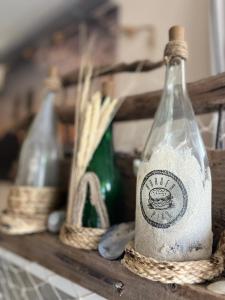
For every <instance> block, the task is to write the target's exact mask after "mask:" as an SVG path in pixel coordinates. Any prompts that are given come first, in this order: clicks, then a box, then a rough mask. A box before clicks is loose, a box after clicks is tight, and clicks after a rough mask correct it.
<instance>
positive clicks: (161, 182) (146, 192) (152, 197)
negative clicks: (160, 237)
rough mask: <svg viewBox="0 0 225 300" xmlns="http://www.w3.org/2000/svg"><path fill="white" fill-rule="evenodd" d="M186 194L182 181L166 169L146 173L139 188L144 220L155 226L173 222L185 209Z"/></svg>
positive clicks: (159, 226) (160, 226)
mask: <svg viewBox="0 0 225 300" xmlns="http://www.w3.org/2000/svg"><path fill="white" fill-rule="evenodd" d="M187 202H188V195H187V191H186V188H185V186H184V184H183V183H182V181H181V180H180V179H179V178H178V177H177V176H176V175H174V174H173V173H171V172H169V171H166V170H154V171H151V172H150V173H148V174H147V175H146V176H145V178H144V180H143V182H142V185H141V189H140V205H141V211H142V214H143V216H144V218H145V220H146V221H147V222H148V223H149V224H150V225H152V226H154V227H157V228H168V227H170V226H171V225H173V224H175V222H177V221H178V220H179V219H180V218H181V217H182V216H183V215H184V214H185V212H186V210H187Z"/></svg>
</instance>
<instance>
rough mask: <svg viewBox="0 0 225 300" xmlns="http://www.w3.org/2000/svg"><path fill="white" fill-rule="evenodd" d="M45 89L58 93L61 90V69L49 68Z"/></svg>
mask: <svg viewBox="0 0 225 300" xmlns="http://www.w3.org/2000/svg"><path fill="white" fill-rule="evenodd" d="M44 84H45V87H46V88H47V89H48V90H51V91H54V92H56V91H58V90H59V89H60V88H61V80H60V75H59V69H58V68H57V67H56V66H52V67H50V68H49V71H48V77H47V78H46V79H45V81H44Z"/></svg>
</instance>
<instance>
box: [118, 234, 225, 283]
mask: <svg viewBox="0 0 225 300" xmlns="http://www.w3.org/2000/svg"><path fill="white" fill-rule="evenodd" d="M122 264H123V265H124V266H125V267H126V268H128V269H129V270H130V271H131V272H133V273H135V274H136V275H138V276H141V277H144V278H147V279H150V280H153V281H160V282H162V283H167V284H168V283H176V284H193V283H201V282H204V281H207V280H212V279H213V278H215V277H217V276H219V275H220V274H221V273H222V272H223V271H224V267H225V231H224V232H223V233H222V234H221V238H220V241H219V244H218V248H217V250H216V252H215V253H214V254H213V255H212V257H211V258H210V259H208V260H206V259H205V260H198V261H184V262H168V261H157V260H155V259H153V258H151V257H145V256H144V255H142V254H140V253H138V252H137V251H135V250H134V248H133V245H132V244H129V245H128V246H127V248H126V250H125V256H124V258H123V260H122Z"/></svg>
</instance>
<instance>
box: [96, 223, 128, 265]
mask: <svg viewBox="0 0 225 300" xmlns="http://www.w3.org/2000/svg"><path fill="white" fill-rule="evenodd" d="M133 239H134V222H129V223H121V224H119V225H114V226H112V227H111V228H109V230H108V231H107V232H106V233H105V234H104V235H103V237H102V238H101V240H100V243H99V245H98V251H99V253H100V255H101V256H103V257H104V258H106V259H108V260H114V259H117V258H119V257H121V256H122V254H123V253H124V249H125V246H126V245H127V243H128V242H130V241H131V240H133Z"/></svg>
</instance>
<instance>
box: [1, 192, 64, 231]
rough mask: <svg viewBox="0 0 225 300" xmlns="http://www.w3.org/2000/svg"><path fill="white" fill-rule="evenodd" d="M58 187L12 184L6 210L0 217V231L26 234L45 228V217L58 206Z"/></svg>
mask: <svg viewBox="0 0 225 300" xmlns="http://www.w3.org/2000/svg"><path fill="white" fill-rule="evenodd" d="M59 200H60V197H59V189H57V188H52V187H42V188H37V187H28V186H14V187H12V188H11V190H10V193H9V198H8V204H7V209H6V212H4V213H3V214H2V215H1V218H0V231H1V232H3V233H7V234H26V233H33V232H41V231H45V230H46V229H47V218H48V215H49V213H50V212H51V211H53V210H54V209H56V208H57V207H58V206H59Z"/></svg>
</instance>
